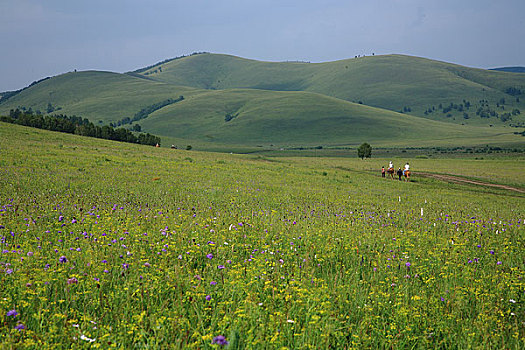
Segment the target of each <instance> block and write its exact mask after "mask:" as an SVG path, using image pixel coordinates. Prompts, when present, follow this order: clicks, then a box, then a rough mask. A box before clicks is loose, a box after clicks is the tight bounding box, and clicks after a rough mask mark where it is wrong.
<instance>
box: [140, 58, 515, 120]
mask: <svg viewBox="0 0 525 350" xmlns="http://www.w3.org/2000/svg"><path fill="white" fill-rule="evenodd" d="M160 66H161V70H159V66H155V67H153V68H150V69H149V70H147V71H146V72H144V73H143V74H145V76H147V77H149V78H151V79H155V80H158V81H163V82H168V83H173V84H177V85H185V86H193V87H198V88H204V89H228V88H256V89H267V90H301V91H313V92H318V93H321V94H324V95H328V96H333V97H337V98H341V99H344V100H347V101H354V102H357V101H363V102H364V103H365V104H368V105H371V106H376V107H381V108H387V109H391V110H396V111H398V110H401V109H402V108H403V107H404V106H409V107H411V109H412V111H413V112H414V114H418V115H423V112H424V110H426V109H427V108H429V107H432V106H433V105H434V106H436V107H437V105H438V104H440V103H442V104H444V105H448V104H449V103H450V102H454V103H461V102H462V101H463V99H466V100H468V101H470V102H471V103H472V104H475V103H477V102H478V101H479V100H480V99H487V100H489V101H492V102H494V103H495V102H496V101H498V100H499V99H500V98H502V97H505V98H506V100H507V103H509V104H511V105H513V106H516V107H521V108H522V109H523V110H525V104H523V101H522V102H520V103H516V102H515V99H514V98H512V97H511V96H509V95H507V94H505V93H504V91H505V89H506V88H508V87H517V88H521V89H522V90H525V76H523V75H519V74H513V73H506V72H497V71H487V70H481V69H474V68H468V67H463V66H458V65H454V64H449V63H444V62H438V61H433V60H429V59H423V58H417V57H410V56H402V55H385V56H370V57H362V58H357V59H347V60H341V61H335V62H327V63H315V64H312V63H297V62H280V63H274V62H260V61H254V60H247V59H243V58H239V57H234V56H227V55H217V54H200V55H194V56H190V57H185V58H182V59H177V60H174V61H171V62H168V63H164V64H162V65H160ZM474 114H475V112H474V113H471V115H474ZM430 118H445V117H444V115H439V114H434V115H431V116H430ZM516 118H517V119H518V120H521V119H522V118H521V117H516ZM462 121H463V120H462ZM476 121H477V120H476V118H474V119H473V120H472V119H471V120H469V121H468V122H469V123H473V122H476ZM482 122H483V123H484V124H488V123H487V121H486V120H484V121H482ZM495 122H496V121H492V123H495Z"/></svg>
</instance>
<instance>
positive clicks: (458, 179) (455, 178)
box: [417, 171, 525, 193]
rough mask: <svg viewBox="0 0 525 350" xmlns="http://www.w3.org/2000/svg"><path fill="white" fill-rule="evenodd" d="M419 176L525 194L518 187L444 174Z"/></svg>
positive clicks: (419, 173) (422, 174) (421, 174)
mask: <svg viewBox="0 0 525 350" xmlns="http://www.w3.org/2000/svg"><path fill="white" fill-rule="evenodd" d="M417 175H420V176H424V177H430V178H433V179H436V180H440V181H446V182H452V183H457V184H472V185H478V186H484V187H495V188H501V189H504V190H509V191H514V192H519V193H525V189H522V188H517V187H511V186H507V185H498V184H491V183H488V182H481V181H476V180H469V179H465V178H462V177H458V176H453V175H442V174H432V173H425V172H420V171H418V172H417Z"/></svg>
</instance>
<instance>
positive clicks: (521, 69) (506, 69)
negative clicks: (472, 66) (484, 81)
mask: <svg viewBox="0 0 525 350" xmlns="http://www.w3.org/2000/svg"><path fill="white" fill-rule="evenodd" d="M490 70H497V71H500V72H510V73H525V67H501V68H492V69H490Z"/></svg>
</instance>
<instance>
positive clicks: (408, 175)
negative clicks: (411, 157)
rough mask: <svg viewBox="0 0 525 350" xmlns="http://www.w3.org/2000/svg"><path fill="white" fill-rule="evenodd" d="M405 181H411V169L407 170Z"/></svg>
mask: <svg viewBox="0 0 525 350" xmlns="http://www.w3.org/2000/svg"><path fill="white" fill-rule="evenodd" d="M405 181H410V170H405Z"/></svg>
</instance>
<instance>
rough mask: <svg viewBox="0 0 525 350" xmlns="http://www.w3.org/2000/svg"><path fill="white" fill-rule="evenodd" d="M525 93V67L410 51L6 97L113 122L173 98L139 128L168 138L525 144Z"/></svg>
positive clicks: (196, 69)
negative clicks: (460, 62) (471, 63)
mask: <svg viewBox="0 0 525 350" xmlns="http://www.w3.org/2000/svg"><path fill="white" fill-rule="evenodd" d="M509 89H510V90H509ZM522 94H525V76H522V75H519V74H512V73H506V72H497V71H487V70H480V69H472V68H466V67H462V66H457V65H453V64H449V63H443V62H437V61H432V60H428V59H422V58H416V57H408V56H401V55H387V56H373V57H372V56H371V57H362V58H355V59H348V60H341V61H336V62H327V63H303V62H281V63H273V62H260V61H254V60H248V59H243V58H239V57H234V56H228V55H217V54H197V55H192V56H188V57H183V58H179V59H174V60H171V61H164V62H162V63H160V64H157V65H153V66H151V67H149V68H147V69H142V70H138V71H135V72H130V73H128V74H118V73H111V72H99V71H86V72H71V73H67V74H63V75H59V76H57V77H53V78H47V79H44V80H42V81H40V82H38V83H35V84H34V85H32V86H30V87H28V88H25V89H23V90H21V91H20V92H19V93H17V94H16V95H14V96H12V97H10V98H8V99H7V100H4V101H3V102H2V103H0V114H7V113H9V110H10V109H14V108H17V107H26V108H31V109H32V110H33V111H40V112H42V113H44V114H45V113H62V114H67V115H78V116H82V117H85V118H88V119H90V120H91V121H92V122H93V123H95V124H100V125H102V124H108V123H115V124H117V123H118V122H119V121H121V120H122V119H123V118H133V116H135V115H136V114H137V113H138V112H140V111H141V110H144V109H147V108H148V107H151V106H153V105H158V104H161V105H162V106H161V107H159V108H158V109H156V110H155V111H154V112H151V113H149V114H148V116H147V117H146V118H145V119H142V120H140V121H139V124H140V125H141V126H142V130H143V131H146V132H150V133H154V134H157V135H160V136H162V137H164V138H165V139H168V143H169V142H171V140H177V142H178V141H180V140H188V141H191V142H199V143H201V144H203V145H204V144H206V143H208V144H210V143H211V144H225V145H246V146H250V147H253V146H257V145H260V144H264V145H272V144H273V145H279V146H286V145H293V146H302V145H305V146H312V145H321V144H322V145H356V144H359V143H361V142H364V141H367V142H374V143H375V144H378V145H384V146H399V145H401V146H414V145H416V146H422V145H431V146H432V145H437V146H439V145H479V144H518V145H523V144H524V142H525V141H524V138H523V137H521V136H517V135H514V132H516V131H522V129H515V128H510V127H508V126H510V125H514V126H525V100H523V99H520V96H521V95H522ZM180 96H184V100H182V101H181V102H177V103H173V104H169V105H166V106H164V105H163V104H162V103H161V102H162V101H166V100H167V99H179V97H180ZM397 111H403V112H405V113H403V114H401V113H397ZM428 111H430V112H428ZM480 111H481V114H480ZM522 111H523V112H522ZM505 115H507V116H506V117H505V118H506V119H505V120H503V117H504V116H505ZM421 117H425V118H426V119H423V118H421ZM463 124H464V125H463ZM166 144H167V143H164V145H166Z"/></svg>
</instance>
